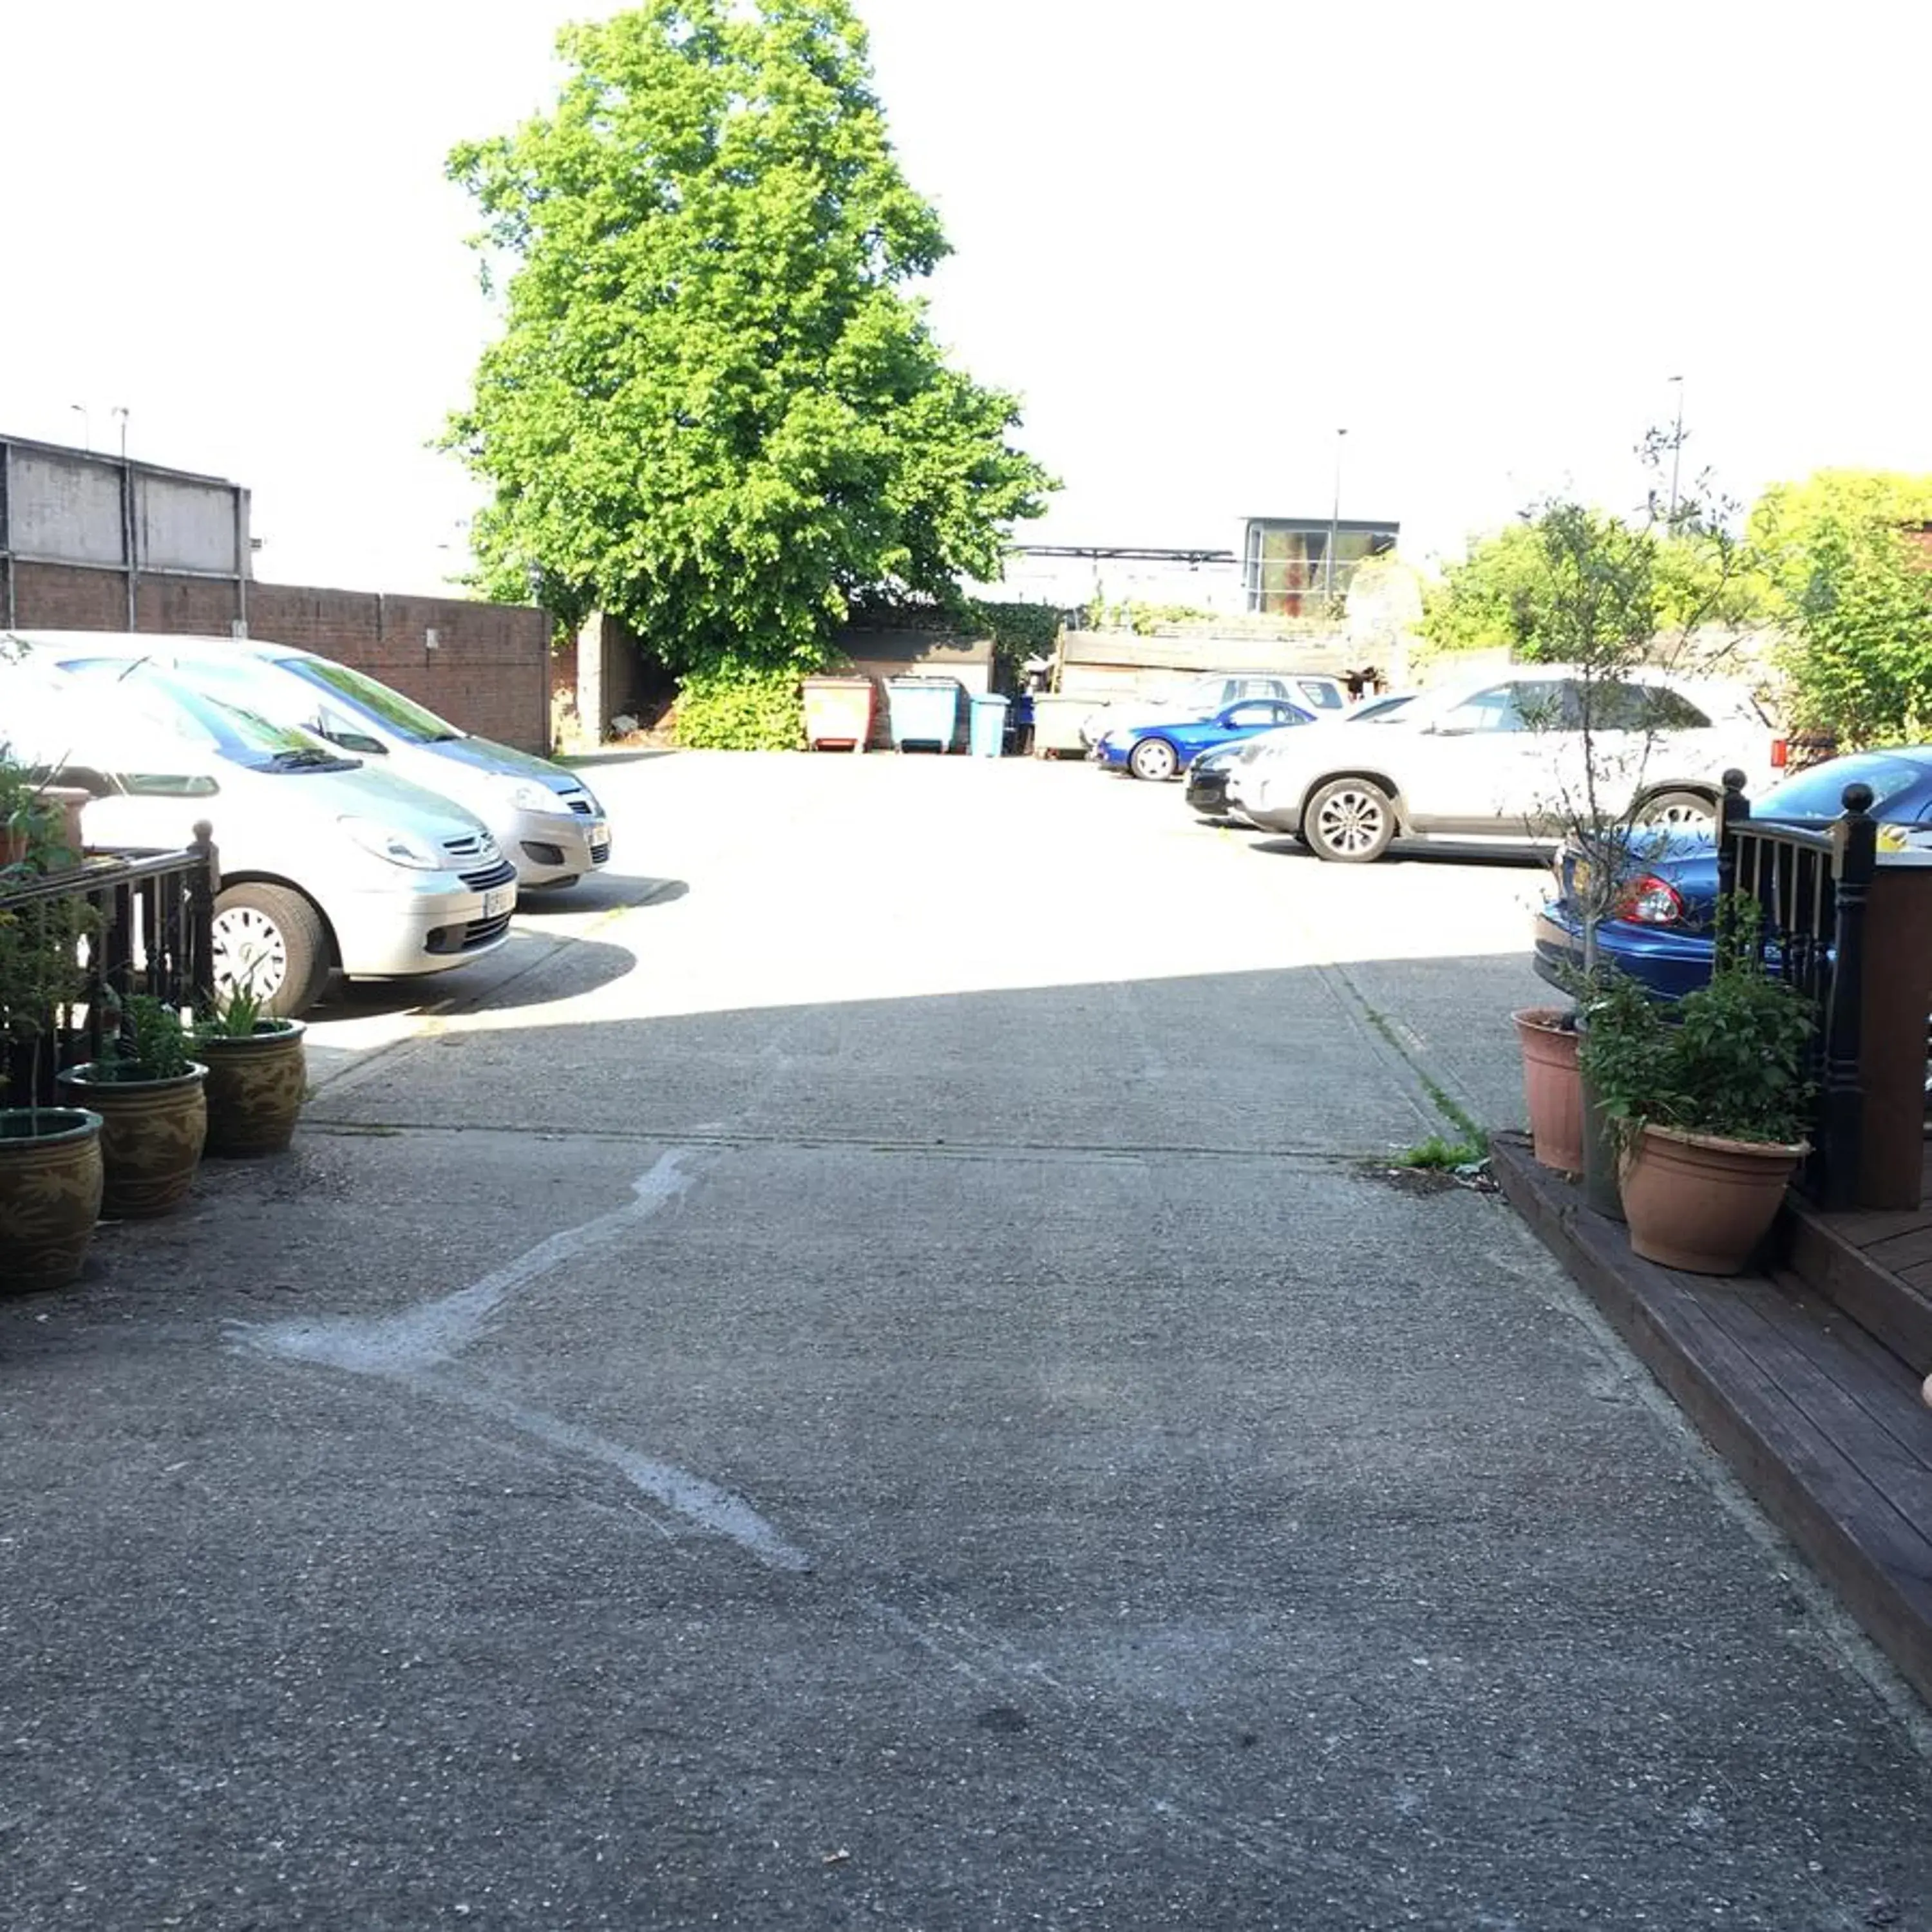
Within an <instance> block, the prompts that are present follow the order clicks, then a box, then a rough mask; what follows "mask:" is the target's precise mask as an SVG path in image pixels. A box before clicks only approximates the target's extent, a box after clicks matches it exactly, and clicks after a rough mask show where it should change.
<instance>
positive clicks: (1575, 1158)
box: [1505, 431, 1744, 1215]
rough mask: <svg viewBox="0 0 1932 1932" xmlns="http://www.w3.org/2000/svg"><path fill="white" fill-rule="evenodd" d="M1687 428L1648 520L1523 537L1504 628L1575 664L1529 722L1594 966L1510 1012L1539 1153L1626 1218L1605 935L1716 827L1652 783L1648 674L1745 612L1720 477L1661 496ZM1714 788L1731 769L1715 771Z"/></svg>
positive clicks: (1551, 829) (1549, 515)
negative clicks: (1598, 1077)
mask: <svg viewBox="0 0 1932 1932" xmlns="http://www.w3.org/2000/svg"><path fill="white" fill-rule="evenodd" d="M1677 447H1678V440H1677V437H1676V435H1675V434H1674V433H1671V432H1664V431H1653V432H1652V434H1651V435H1650V436H1649V437H1647V438H1646V440H1645V442H1644V443H1643V446H1641V448H1640V450H1639V452H1638V455H1639V456H1640V458H1641V460H1643V463H1644V465H1645V466H1646V469H1648V470H1649V472H1650V475H1651V477H1652V487H1651V489H1650V490H1649V493H1648V496H1647V499H1646V506H1645V508H1644V509H1643V511H1641V512H1640V514H1637V516H1635V517H1629V518H1625V517H1618V516H1614V515H1612V514H1608V513H1607V512H1605V511H1598V510H1592V509H1590V508H1587V507H1586V506H1585V505H1582V504H1580V503H1577V502H1548V503H1546V504H1545V505H1543V506H1542V508H1541V509H1540V510H1539V511H1537V512H1536V513H1535V514H1534V515H1533V516H1532V517H1531V518H1530V519H1529V521H1528V524H1527V530H1526V535H1523V536H1515V537H1513V538H1512V539H1511V548H1512V551H1513V558H1514V560H1513V569H1514V572H1515V577H1514V583H1513V586H1512V589H1511V593H1510V595H1509V598H1508V607H1507V614H1506V617H1505V622H1506V624H1507V626H1508V634H1509V636H1510V640H1511V644H1512V646H1513V648H1514V652H1515V654H1516V655H1517V657H1518V658H1521V659H1523V660H1525V661H1529V662H1532V663H1542V664H1550V665H1560V666H1562V667H1565V669H1566V670H1568V673H1570V675H1569V676H1568V677H1566V678H1565V680H1564V681H1563V682H1562V683H1561V684H1558V685H1551V686H1550V687H1549V688H1548V696H1547V701H1546V702H1545V703H1544V704H1542V705H1541V706H1539V707H1538V709H1537V710H1536V712H1535V714H1534V715H1528V716H1526V718H1525V719H1524V723H1525V724H1526V727H1527V728H1528V729H1529V730H1532V731H1535V732H1541V733H1549V734H1551V735H1550V736H1549V738H1548V739H1547V742H1548V744H1549V746H1550V754H1549V756H1548V757H1547V760H1545V768H1546V770H1547V780H1546V786H1545V790H1544V796H1543V798H1542V799H1541V801H1540V810H1539V814H1538V815H1539V817H1540V818H1541V820H1542V821H1543V822H1542V825H1541V829H1542V830H1543V831H1544V832H1545V833H1546V834H1552V835H1556V837H1558V838H1560V839H1561V840H1562V848H1563V849H1562V853H1561V854H1560V856H1559V860H1558V864H1559V871H1561V872H1562V883H1563V884H1564V886H1565V889H1566V890H1567V892H1568V895H1569V897H1570V898H1571V901H1573V903H1574V904H1575V905H1576V907H1577V912H1578V915H1579V917H1580V922H1581V925H1582V929H1583V970H1582V972H1581V974H1580V976H1579V977H1578V980H1577V983H1576V984H1575V985H1574V986H1572V987H1571V988H1570V989H1568V990H1569V991H1570V992H1571V995H1572V998H1573V1004H1572V1005H1571V1007H1568V1008H1564V1007H1529V1008H1526V1009H1524V1010H1521V1011H1520V1012H1518V1013H1514V1014H1513V1015H1512V1016H1511V1018H1512V1019H1513V1021H1514V1023H1515V1025H1516V1028H1517V1036H1518V1038H1519V1040H1520V1043H1521V1046H1522V1049H1523V1069H1524V1088H1525V1096H1526V1101H1527V1103H1528V1106H1529V1115H1530V1123H1531V1131H1532V1137H1533V1139H1534V1142H1535V1150H1536V1157H1537V1159H1538V1160H1540V1161H1541V1162H1543V1163H1544V1164H1545V1165H1546V1166H1553V1167H1557V1168H1561V1169H1565V1170H1566V1171H1568V1172H1573V1173H1574V1172H1582V1174H1583V1177H1584V1182H1585V1190H1586V1196H1587V1198H1588V1199H1589V1202H1590V1205H1592V1207H1593V1208H1597V1209H1598V1211H1600V1212H1603V1213H1606V1214H1612V1215H1614V1214H1617V1213H1618V1212H1619V1205H1618V1199H1617V1182H1616V1172H1615V1167H1614V1163H1613V1160H1611V1159H1610V1157H1608V1154H1607V1149H1606V1148H1605V1147H1604V1142H1603V1141H1602V1138H1601V1134H1600V1133H1594V1132H1593V1131H1592V1128H1593V1124H1594V1115H1593V1110H1592V1108H1591V1106H1589V1105H1588V1104H1587V1102H1586V1094H1585V1091H1584V1088H1585V1079H1584V1074H1583V1069H1582V1067H1581V1066H1580V1062H1579V1059H1578V1046H1579V1044H1580V1032H1581V1030H1582V1029H1583V1028H1586V1027H1587V1026H1588V1025H1589V1024H1590V1015H1591V1011H1592V1006H1593V1004H1594V1001H1595V998H1596V995H1597V994H1598V991H1599V990H1600V988H1601V971H1600V969H1599V966H1598V958H1597V933H1598V929H1599V927H1600V926H1601V924H1602V922H1604V920H1605V919H1609V918H1612V917H1613V916H1616V915H1617V913H1619V910H1621V908H1622V900H1623V898H1624V895H1625V893H1626V892H1627V890H1628V885H1629V881H1630V880H1631V876H1632V873H1633V869H1634V868H1640V864H1641V861H1642V859H1643V855H1644V854H1645V853H1646V851H1649V850H1655V849H1658V847H1660V846H1661V844H1663V843H1664V841H1667V840H1668V839H1670V838H1671V837H1672V836H1673V835H1676V834H1677V833H1679V832H1682V831H1683V830H1685V829H1689V828H1690V827H1691V826H1693V825H1694V824H1697V823H1700V822H1702V821H1704V820H1707V818H1708V814H1709V811H1710V809H1711V807H1710V805H1709V801H1708V800H1707V799H1706V798H1704V797H1703V796H1694V795H1692V794H1690V793H1683V792H1677V791H1672V790H1667V789H1664V788H1662V787H1660V786H1659V785H1658V784H1657V783H1656V781H1655V772H1656V771H1657V769H1658V764H1659V763H1660V760H1659V758H1658V751H1659V749H1660V739H1661V733H1663V732H1664V730H1666V729H1667V728H1668V719H1669V718H1670V715H1671V713H1670V705H1671V700H1670V696H1669V694H1668V692H1667V691H1665V690H1663V689H1661V688H1658V687H1655V686H1654V685H1650V684H1649V683H1647V682H1646V681H1645V680H1646V676H1647V675H1648V674H1650V673H1655V672H1657V671H1660V670H1672V669H1676V670H1685V669H1687V668H1690V667H1691V666H1692V664H1693V661H1695V668H1696V669H1697V670H1698V671H1700V673H1706V674H1708V673H1709V671H1710V670H1712V668H1713V664H1712V658H1711V657H1710V655H1709V649H1708V637H1707V633H1708V630H1709V627H1710V626H1711V625H1713V624H1714V623H1728V622H1733V621H1734V620H1735V619H1736V616H1738V615H1739V613H1740V611H1741V610H1742V607H1743V603H1744V598H1743V593H1742V592H1741V589H1740V583H1741V579H1742V551H1741V549H1740V547H1739V544H1738V543H1737V541H1736V539H1735V538H1733V536H1732V535H1730V532H1729V531H1728V529H1727V527H1726V520H1727V516H1728V514H1729V512H1730V510H1731V508H1733V506H1732V505H1728V504H1724V503H1721V502H1718V503H1713V502H1711V501H1710V500H1709V499H1708V496H1707V494H1706V483H1707V479H1706V478H1699V479H1697V484H1696V485H1695V486H1694V488H1693V490H1692V491H1691V493H1688V494H1685V495H1679V493H1677V492H1676V491H1675V490H1673V491H1672V493H1671V494H1670V498H1669V499H1668V502H1667V503H1666V502H1665V500H1664V496H1663V493H1662V491H1661V490H1660V489H1659V488H1658V487H1657V481H1658V478H1659V476H1660V475H1661V469H1662V462H1663V458H1664V457H1665V456H1667V455H1669V456H1671V457H1673V458H1674V457H1675V455H1676V451H1677ZM1710 778H1711V784H1712V790H1713V792H1715V785H1716V782H1717V779H1718V774H1717V773H1715V772H1713V773H1712V774H1711V775H1710Z"/></svg>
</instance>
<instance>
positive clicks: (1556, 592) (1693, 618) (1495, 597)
mask: <svg viewBox="0 0 1932 1932" xmlns="http://www.w3.org/2000/svg"><path fill="white" fill-rule="evenodd" d="M1565 508H1567V509H1568V510H1569V511H1576V510H1577V508H1578V506H1577V505H1574V504H1572V505H1566V506H1565ZM1547 514H1548V506H1547V505H1546V506H1545V507H1544V509H1542V510H1540V511H1534V512H1532V513H1531V514H1529V516H1527V517H1525V518H1524V519H1523V520H1522V521H1521V522H1519V523H1511V524H1510V525H1509V526H1508V527H1507V528H1505V529H1501V530H1499V531H1497V532H1495V533H1494V534H1493V535H1490V536H1487V537H1483V538H1478V539H1477V540H1476V541H1475V542H1474V543H1472V544H1471V546H1470V547H1469V554H1468V555H1467V556H1466V557H1464V558H1463V559H1462V561H1461V562H1457V563H1453V564H1451V565H1449V566H1448V568H1446V569H1445V571H1444V572H1443V574H1442V580H1441V581H1440V582H1439V583H1436V584H1433V585H1432V586H1430V589H1429V590H1428V592H1427V594H1426V595H1425V596H1424V600H1423V617H1422V625H1421V631H1422V634H1423V636H1424V637H1426V638H1427V639H1428V640H1429V641H1430V643H1432V644H1433V645H1434V646H1436V649H1438V650H1439V651H1469V650H1486V649H1501V648H1505V647H1507V648H1508V649H1513V650H1514V651H1515V652H1517V655H1519V656H1520V657H1523V658H1526V659H1529V660H1531V661H1537V660H1541V659H1548V660H1551V661H1555V660H1556V659H1558V658H1561V657H1562V655H1563V651H1562V647H1561V646H1560V645H1559V644H1556V643H1555V642H1554V640H1555V636H1556V631H1558V630H1559V629H1561V628H1562V627H1563V626H1565V625H1567V624H1572V623H1574V620H1575V612H1574V596H1573V593H1574V589H1575V586H1574V583H1571V584H1569V585H1568V586H1566V585H1565V583H1562V582H1561V581H1559V577H1558V576H1557V575H1556V574H1553V573H1559V572H1561V571H1562V570H1564V569H1565V568H1574V565H1575V562H1576V557H1577V544H1576V542H1575V541H1574V538H1577V536H1578V535H1580V532H1577V531H1576V530H1574V529H1572V530H1571V531H1569V532H1568V537H1567V538H1566V540H1565V541H1562V542H1560V543H1558V544H1555V545H1554V546H1553V545H1552V544H1551V543H1550V541H1549V538H1550V535H1551V534H1552V532H1550V530H1548V529H1545V528H1543V527H1541V525H1542V524H1543V522H1544V519H1545V518H1546V517H1547ZM1588 514H1589V515H1591V516H1592V517H1593V518H1595V519H1596V526H1595V535H1596V537H1597V538H1598V541H1596V542H1595V543H1594V544H1592V545H1591V546H1589V547H1590V549H1591V550H1592V551H1593V552H1594V553H1595V555H1596V556H1597V557H1598V561H1599V562H1601V561H1602V560H1603V558H1604V554H1605V552H1606V547H1618V546H1619V545H1622V546H1623V547H1625V548H1627V549H1628V548H1630V547H1631V546H1634V550H1631V554H1629V555H1628V556H1626V557H1625V559H1624V561H1625V563H1627V564H1629V563H1634V562H1637V560H1638V558H1639V557H1640V558H1641V560H1642V564H1643V569H1642V573H1641V574H1642V577H1643V586H1644V587H1643V601H1644V604H1645V606H1646V608H1647V610H1648V612H1649V621H1650V622H1651V624H1652V628H1654V629H1656V630H1659V631H1676V632H1681V631H1685V630H1688V629H1691V628H1694V627H1695V626H1697V625H1700V624H1729V625H1739V624H1743V623H1747V622H1750V621H1751V620H1752V619H1754V617H1756V616H1758V615H1760V614H1761V613H1762V611H1763V607H1764V601H1765V598H1764V591H1763V586H1762V585H1761V584H1760V583H1758V582H1757V580H1755V579H1754V577H1752V576H1751V574H1750V572H1749V571H1748V570H1747V569H1746V568H1745V567H1744V560H1743V559H1742V556H1740V555H1739V553H1738V552H1737V550H1736V548H1735V547H1733V546H1732V545H1730V544H1725V543H1719V542H1716V541H1713V533H1712V528H1711V526H1709V524H1708V523H1705V522H1703V521H1701V520H1697V519H1695V518H1692V517H1688V516H1687V515H1686V514H1685V513H1684V512H1683V511H1681V510H1680V511H1679V515H1678V517H1677V519H1676V524H1675V526H1673V528H1672V529H1669V530H1667V529H1664V528H1663V527H1662V526H1661V523H1658V522H1657V521H1655V520H1652V519H1650V518H1649V517H1641V518H1640V519H1639V520H1637V521H1635V522H1631V521H1628V520H1626V519H1625V518H1622V517H1615V516H1611V515H1610V514H1608V513H1607V512H1600V511H1591V512H1589V513H1588ZM1625 536H1628V539H1629V543H1628V544H1625V541H1624V540H1625ZM1625 614H1626V615H1627V616H1628V615H1629V614H1631V613H1629V612H1628V611H1627V612H1626V613H1625Z"/></svg>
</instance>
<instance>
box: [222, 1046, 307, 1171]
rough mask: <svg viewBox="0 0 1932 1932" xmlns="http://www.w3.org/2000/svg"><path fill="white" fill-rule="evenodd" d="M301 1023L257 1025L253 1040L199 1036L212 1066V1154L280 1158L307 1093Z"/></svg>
mask: <svg viewBox="0 0 1932 1932" xmlns="http://www.w3.org/2000/svg"><path fill="white" fill-rule="evenodd" d="M304 1031H305V1029H304V1028H303V1026H302V1022H301V1021H300V1020H258V1021H257V1022H256V1024H255V1031H254V1034H253V1036H252V1037H246V1038H242V1037H236V1036H235V1035H233V1034H196V1035H195V1039H194V1050H195V1052H196V1053H198V1054H199V1055H200V1056H201V1058H202V1059H203V1060H204V1061H206V1062H207V1063H208V1085H207V1088H206V1091H207V1095H208V1152H209V1153H210V1154H218V1155H221V1156H224V1157H227V1158H229V1159H244V1160H245V1159H249V1158H251V1157H254V1156H255V1155H257V1154H280V1153H281V1151H282V1150H283V1149H284V1148H286V1147H287V1145H288V1144H289V1142H290V1138H291V1137H292V1136H293V1134H294V1133H295V1130H296V1115H299V1113H300V1112H302V1101H303V1099H304V1097H305V1096H306V1094H307V1093H308V1056H307V1055H306V1054H305V1052H304V1051H303V1048H302V1034H303V1032H304Z"/></svg>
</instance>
